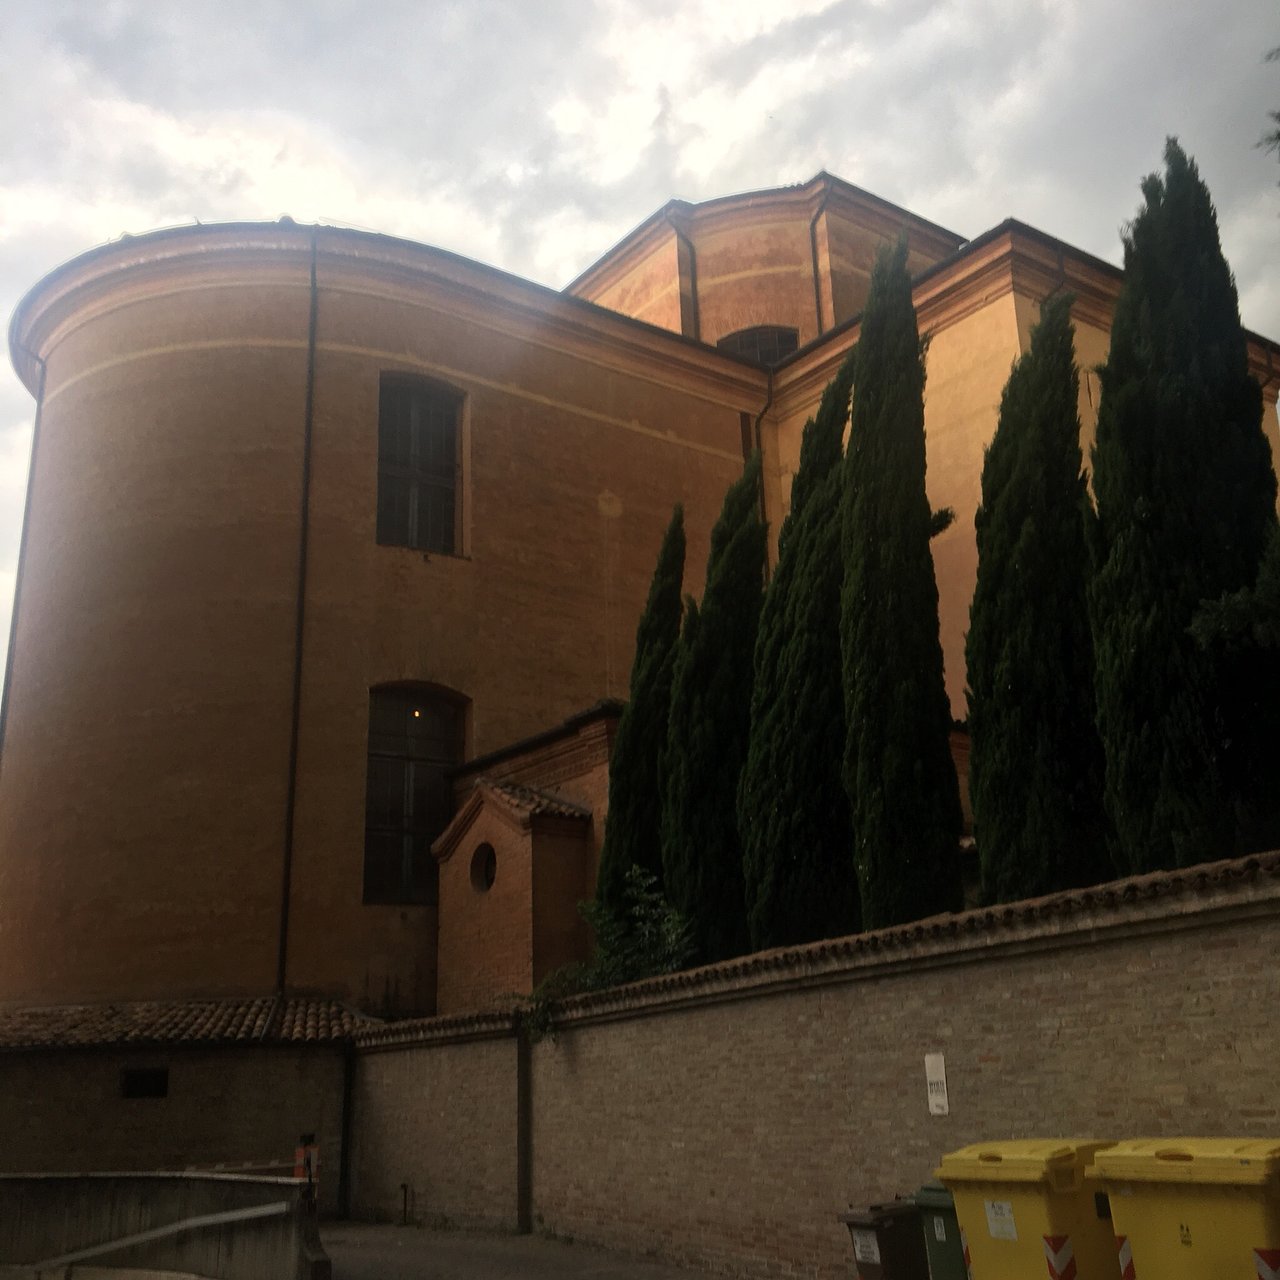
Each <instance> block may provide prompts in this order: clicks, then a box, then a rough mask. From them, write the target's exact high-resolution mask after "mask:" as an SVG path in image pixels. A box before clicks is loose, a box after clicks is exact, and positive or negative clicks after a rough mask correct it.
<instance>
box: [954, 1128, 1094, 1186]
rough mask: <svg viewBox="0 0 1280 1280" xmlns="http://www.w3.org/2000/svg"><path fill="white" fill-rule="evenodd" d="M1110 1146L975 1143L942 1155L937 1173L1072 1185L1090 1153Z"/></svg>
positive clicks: (1084, 1141) (1063, 1141) (1045, 1141)
mask: <svg viewBox="0 0 1280 1280" xmlns="http://www.w3.org/2000/svg"><path fill="white" fill-rule="evenodd" d="M1109 1146H1111V1143H1110V1142H1104V1141H1101V1140H1099V1139H1097V1138H1034V1139H1030V1140H1025V1139H1024V1140H1022V1141H1014V1142H975V1143H974V1144H973V1146H970V1147H962V1148H961V1149H960V1150H959V1151H953V1152H951V1153H950V1154H949V1155H945V1156H943V1157H942V1165H941V1167H940V1168H939V1169H938V1171H937V1176H938V1177H939V1178H940V1179H941V1180H942V1181H943V1182H944V1183H945V1184H946V1185H947V1186H951V1185H952V1184H953V1183H957V1182H1049V1181H1051V1182H1053V1183H1054V1185H1055V1187H1057V1188H1059V1189H1063V1187H1064V1186H1065V1185H1067V1184H1070V1185H1071V1186H1076V1185H1078V1184H1079V1180H1080V1178H1081V1177H1082V1176H1083V1174H1084V1170H1085V1169H1086V1168H1087V1167H1088V1166H1089V1165H1090V1164H1091V1163H1092V1161H1093V1158H1094V1152H1096V1151H1099V1150H1101V1149H1102V1148H1103V1147H1109Z"/></svg>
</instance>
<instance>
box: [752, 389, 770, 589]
mask: <svg viewBox="0 0 1280 1280" xmlns="http://www.w3.org/2000/svg"><path fill="white" fill-rule="evenodd" d="M772 404H773V369H772V368H770V369H769V392H768V395H767V396H766V397H765V401H764V405H763V406H762V407H761V409H760V412H759V413H758V414H757V415H756V426H755V438H756V439H755V445H756V452H757V453H758V454H759V455H760V520H761V522H762V523H763V524H764V525H765V526H766V527H767V526H768V524H769V513H768V511H767V510H766V509H765V501H764V447H763V444H762V443H761V440H762V437H761V432H760V424H761V423H762V422H763V421H764V415H765V414H766V413H768V412H769V409H770V406H771V405H772ZM766 550H767V547H766ZM770 577H771V573H770V569H769V557H768V555H766V556H765V558H764V581H765V585H766V586H767V585H768V583H769V578H770Z"/></svg>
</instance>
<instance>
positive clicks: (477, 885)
mask: <svg viewBox="0 0 1280 1280" xmlns="http://www.w3.org/2000/svg"><path fill="white" fill-rule="evenodd" d="M497 875H498V855H497V854H496V853H494V851H493V845H491V844H490V843H489V842H488V841H487V840H486V841H485V842H484V844H482V845H480V846H479V847H478V848H477V849H476V851H475V853H473V854H472V855H471V887H472V888H473V889H474V890H475V891H476V892H477V893H488V892H489V890H490V889H492V888H493V882H494V880H495V879H496V877H497Z"/></svg>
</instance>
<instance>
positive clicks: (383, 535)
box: [378, 376, 462, 555]
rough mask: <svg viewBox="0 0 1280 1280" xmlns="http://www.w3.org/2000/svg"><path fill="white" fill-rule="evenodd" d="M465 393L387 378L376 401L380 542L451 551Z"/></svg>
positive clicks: (454, 542) (407, 380) (426, 549)
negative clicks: (461, 416) (459, 423)
mask: <svg viewBox="0 0 1280 1280" xmlns="http://www.w3.org/2000/svg"><path fill="white" fill-rule="evenodd" d="M461 412H462V397H461V396H459V395H458V394H457V393H456V392H453V391H449V390H447V389H446V388H444V387H438V386H435V385H433V384H432V383H428V382H415V381H412V380H409V379H404V378H400V377H394V378H393V377H390V376H388V377H386V378H384V379H383V382H382V388H381V392H380V395H379V401H378V541H379V542H381V543H383V544H384V545H391V546H402V547H414V548H416V549H418V550H421V551H438V552H442V553H444V554H448V555H451V554H453V551H454V549H455V544H456V539H455V536H454V527H455V521H456V517H457V499H456V488H457V482H458V475H457V471H458V420H459V417H460V415H461Z"/></svg>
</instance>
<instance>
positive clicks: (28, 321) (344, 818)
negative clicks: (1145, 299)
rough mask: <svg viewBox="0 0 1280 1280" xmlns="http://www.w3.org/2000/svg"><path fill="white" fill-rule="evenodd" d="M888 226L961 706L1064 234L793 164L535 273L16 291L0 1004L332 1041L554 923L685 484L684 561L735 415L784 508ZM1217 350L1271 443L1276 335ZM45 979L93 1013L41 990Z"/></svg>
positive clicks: (384, 267)
mask: <svg viewBox="0 0 1280 1280" xmlns="http://www.w3.org/2000/svg"><path fill="white" fill-rule="evenodd" d="M900 235H905V236H906V239H907V243H908V245H909V252H910V258H909V262H910V266H911V270H912V272H913V275H914V290H915V305H916V309H917V312H918V315H919V323H920V328H921V331H922V333H927V334H928V335H929V336H930V341H929V347H928V385H927V391H926V396H927V400H926V434H927V448H928V476H927V484H928V490H929V499H930V502H931V504H932V505H933V506H934V507H935V508H937V507H943V506H950V507H952V508H954V510H955V512H956V516H957V518H956V520H955V522H954V524H953V525H952V526H951V528H950V529H948V530H947V531H946V532H945V533H943V534H942V535H941V536H939V537H938V538H936V539H935V541H934V543H933V553H934V558H935V566H936V573H937V581H938V588H939V596H940V611H941V613H940V618H941V635H942V643H943V649H944V654H945V660H946V678H947V688H948V691H949V693H950V696H951V700H952V706H953V709H954V712H955V714H956V715H957V717H962V716H963V715H964V689H965V672H964V633H965V629H966V626H967V619H968V608H969V600H970V596H971V593H972V589H973V584H974V576H975V568H976V556H975V543H974V528H973V514H974V511H975V508H976V506H977V504H978V498H979V480H980V475H981V469H982V461H983V449H984V446H985V445H986V444H987V442H988V441H989V440H990V439H991V436H992V433H993V432H994V429H995V425H996V418H997V411H998V407H999V401H1000V394H1001V389H1002V387H1003V385H1004V382H1005V380H1006V378H1007V377H1008V374H1009V369H1010V365H1011V363H1012V362H1013V360H1014V359H1015V358H1016V357H1017V356H1018V355H1019V354H1020V353H1021V352H1023V351H1024V350H1025V349H1026V347H1027V344H1028V339H1029V334H1030V330H1031V328H1032V326H1033V325H1034V324H1035V322H1036V319H1037V316H1038V313H1039V307H1040V304H1041V302H1042V301H1043V300H1044V299H1045V298H1046V297H1047V296H1048V295H1050V294H1052V293H1054V292H1056V291H1058V290H1062V289H1066V290H1069V291H1070V292H1071V293H1072V294H1073V295H1074V298H1075V302H1074V306H1073V318H1074V321H1075V326H1076V344H1077V359H1078V361H1079V364H1080V367H1081V370H1082V376H1081V382H1080V416H1081V420H1082V422H1083V424H1084V433H1085V437H1086V438H1085V439H1084V441H1083V444H1084V446H1085V448H1086V451H1087V448H1088V445H1089V438H1088V437H1089V436H1090V434H1091V432H1092V428H1093V423H1094V420H1095V415H1096V405H1097V400H1098V379H1097V374H1096V372H1095V368H1096V366H1097V365H1098V364H1099V363H1100V362H1101V361H1102V360H1104V358H1105V356H1106V352H1107V344H1108V331H1109V324H1110V316H1111V311H1112V307H1113V304H1114V301H1115V298H1116V295H1117V291H1118V289H1119V286H1120V281H1121V275H1120V272H1119V271H1118V270H1117V269H1116V268H1115V267H1113V266H1111V265H1109V264H1107V263H1105V262H1102V261H1100V260H1098V259H1096V258H1094V257H1092V256H1090V255H1089V254H1086V253H1083V252H1081V251H1079V250H1077V249H1074V248H1072V247H1071V246H1070V245H1068V244H1065V243H1063V242H1061V241H1060V240H1057V239H1055V238H1054V237H1053V236H1051V235H1048V234H1045V233H1044V232H1042V231H1038V230H1036V229H1034V228H1032V227H1029V226H1026V225H1024V224H1022V223H1019V222H1016V221H1012V220H1011V221H1007V222H1003V223H1001V224H1000V225H999V226H996V227H993V228H991V229H990V230H988V231H985V232H983V233H982V234H981V235H978V236H976V237H974V238H972V239H967V238H965V237H964V236H962V235H959V234H956V233H954V232H951V231H948V230H946V229H945V228H942V227H939V226H936V225H934V224H933V223H931V222H928V221H926V220H925V219H924V218H922V217H919V216H917V215H915V214H913V213H909V212H907V211H906V210H904V209H901V208H898V207H896V206H894V205H892V204H890V203H888V202H887V201H884V200H881V199H879V198H877V197H875V196H873V195H871V194H869V193H867V192H865V191H862V190H860V189H859V188H857V187H855V186H852V185H850V184H849V183H847V182H844V181H842V180H840V179H838V178H835V177H832V176H830V175H828V174H826V173H821V174H818V175H817V176H816V177H814V178H813V179H811V180H810V181H808V182H805V183H803V184H800V185H798V186H792V187H786V188H780V189H777V190H769V191H757V192H752V193H749V194H745V195H736V196H728V197H725V198H723V199H717V200H711V201H707V202H705V203H702V204H689V203H686V202H684V201H679V200H675V201H672V202H671V203H669V204H668V205H666V206H665V207H663V208H662V209H660V210H658V211H657V212H656V213H654V214H653V215H652V216H651V217H649V218H648V219H646V220H645V221H644V222H642V223H641V224H640V225H639V226H638V227H637V228H636V229H635V230H634V231H632V232H631V233H630V234H629V235H628V236H626V237H625V238H624V239H623V240H622V241H621V242H620V243H619V244H617V245H615V246H614V247H613V248H612V249H610V250H609V251H608V252H607V253H605V254H604V256H603V257H601V258H600V259H599V260H598V261H596V262H595V263H594V264H592V265H591V266H589V267H588V268H587V269H586V270H585V271H584V272H583V273H582V274H581V275H580V276H579V277H578V278H577V279H576V280H574V281H573V282H572V283H571V284H569V285H568V286H567V287H566V288H564V289H563V290H560V291H556V290H553V289H548V288H544V287H542V286H540V285H536V284H533V283H531V282H529V281H527V280H523V279H520V278H517V277H515V276H512V275H508V274H506V273H504V272H501V271H497V270H495V269H493V268H491V267H488V266H484V265H481V264H480V263H477V262H473V261H470V260H468V259H466V258H462V257H459V256H458V255H456V254H452V253H449V252H446V251H444V250H441V249H437V248H432V247H430V246H427V245H422V244H416V243H411V242H408V241H405V240H398V239H394V238H391V237H387V236H380V235H374V234H369V233H365V232H360V231H353V230H346V229H337V228H332V227H325V226H314V227H312V226H301V225H296V224H294V223H293V222H291V221H290V220H288V219H285V220H282V221H281V222H278V223H237V224H227V225H215V226H200V225H198V226H191V227H183V228H179V229H175V230H167V231H160V232H155V233H153V234H149V235H142V236H136V237H124V238H122V239H120V240H118V241H115V242H112V243H110V244H107V245H104V246H102V247H100V248H97V249H94V250H91V251H89V252H88V253H85V254H84V255H82V256H81V257H79V258H76V259H75V260H73V261H72V262H70V263H68V264H66V265H65V266H63V267H61V268H59V269H58V270H56V271H54V272H53V273H51V274H50V275H49V276H47V277H46V278H45V279H43V280H41V281H40V282H39V283H37V284H36V285H35V286H34V287H33V289H32V290H31V292H30V293H28V295H27V296H26V298H25V299H24V300H23V302H22V304H21V305H20V307H19V309H18V311H17V313H16V314H15V316H14V319H13V323H12V327H11V330H10V350H11V354H12V359H13V361H14V364H15V366H16V368H17V370H18V372H19V374H20V376H21V377H22V379H23V381H24V383H25V384H26V386H27V387H28V388H29V390H30V392H31V395H32V396H33V398H34V400H35V402H36V406H37V418H36V430H35V439H34V444H33V460H32V470H31V479H30V491H29V496H28V506H27V516H26V523H25V527H24V532H23V539H22V550H21V558H20V565H19V573H18V594H17V600H16V603H15V612H14V623H13V633H12V636H11V639H10V648H9V661H8V669H7V672H6V677H5V679H6V684H5V690H4V694H5V696H4V705H3V712H2V713H0V714H2V719H0V735H2V737H0V753H2V754H0V1008H7V1009H9V1010H11V1011H12V1010H21V1011H25V1012H23V1019H25V1021H23V1020H21V1019H20V1020H19V1021H17V1022H13V1023H12V1025H13V1026H22V1027H27V1028H28V1031H26V1032H21V1031H19V1032H13V1033H12V1034H14V1035H18V1036H19V1039H20V1038H21V1036H22V1035H24V1034H25V1035H29V1036H35V1037H36V1039H37V1040H39V1038H40V1037H44V1041H45V1042H47V1043H49V1044H55V1045H56V1044H58V1043H60V1041H59V1040H58V1037H59V1036H60V1035H61V1036H64V1037H65V1036H68V1035H71V1034H72V1031H70V1030H68V1028H70V1027H72V1026H75V1027H78V1028H80V1030H79V1031H76V1032H75V1034H78V1035H87V1036H90V1037H91V1038H92V1036H93V1035H95V1034H96V1035H99V1037H100V1039H101V1042H102V1043H115V1041H112V1040H111V1037H112V1036H115V1037H116V1038H117V1039H119V1038H120V1037H121V1036H126V1037H127V1035H135V1034H136V1035H138V1036H141V1037H142V1038H143V1040H146V1037H147V1035H152V1037H153V1040H152V1041H147V1043H152V1042H153V1041H154V1037H155V1036H156V1035H159V1034H160V1033H159V1032H158V1031H157V1030H156V1028H158V1027H169V1028H170V1029H173V1028H178V1030H175V1031H173V1034H174V1035H176V1036H179V1038H180V1037H181V1035H188V1036H194V1035H197V1033H199V1034H204V1033H205V1031H204V1030H201V1028H204V1029H205V1030H207V1027H208V1026H209V1025H213V1024H212V1023H208V1021H207V1019H206V1021H204V1022H202V1021H201V1020H200V1017H203V1016H204V1015H200V1017H197V1016H196V1014H194V1013H192V1012H191V1011H192V1010H195V1009H202V1010H212V1011H213V1012H210V1013H209V1014H208V1018H212V1019H214V1021H215V1022H216V1020H217V1019H218V1018H222V1019H223V1022H222V1023H219V1024H218V1025H220V1026H223V1025H225V1026H228V1027H229V1026H234V1028H235V1036H237V1037H239V1038H240V1039H241V1040H245V1041H252V1040H253V1038H254V1036H256V1035H258V1034H259V1033H260V1034H261V1036H262V1037H263V1039H264V1042H267V1041H273V1040H275V1039H279V1038H280V1037H281V1036H283V1035H284V1028H285V1026H286V1023H285V1021H284V1020H285V1019H286V1017H287V1018H288V1019H289V1021H288V1023H287V1026H288V1028H289V1034H288V1036H287V1037H285V1038H286V1039H288V1041H289V1042H290V1043H294V1042H299V1041H306V1040H308V1039H309V1038H310V1039H316V1040H324V1041H331V1040H333V1039H335V1038H340V1037H341V1036H342V1035H344V1034H346V1033H347V1032H348V1031H349V1030H350V1026H351V1025H352V1021H353V1020H355V1021H362V1020H366V1019H368V1018H370V1017H380V1018H381V1017H389V1016H396V1017H399V1016H406V1015H422V1014H433V1013H441V1014H450V1013H459V1012H465V1011H467V1010H472V1009H478V1008H482V1007H485V1006H486V1005H489V1004H492V1003H493V1002H495V1001H497V1000H500V999H502V998H505V997H508V996H510V995H512V994H518V993H520V992H527V991H529V990H530V989H531V988H532V986H533V985H534V984H535V983H536V982H537V981H538V980H539V979H540V978H541V977H542V976H543V975H544V974H545V973H547V972H549V971H550V970H551V969H553V968H555V967H557V966H558V965H560V964H562V963H564V962H565V961H566V960H569V959H572V958H574V957H575V956H577V955H580V954H581V953H582V950H583V948H584V947H585V945H586V939H585V937H584V935H583V931H582V925H581V922H580V920H579V917H578V915H577V912H576V903H577V902H578V901H579V900H581V899H583V898H586V897H589V896H590V894H591V892H592V888H593V884H594V876H595V869H596V860H597V856H598V850H599V846H600V840H601V835H602V832H603V827H604V823H605V820H606V812H605V810H606V805H607V790H608V788H607V776H608V761H609V751H610V744H611V742H612V735H613V731H614V727H615V725H616V721H617V715H618V711H619V702H618V700H619V699H621V698H625V696H626V692H627V685H628V675H629V669H630V663H631V657H632V645H633V638H634V632H635V626H636V621H637V618H638V616H639V613H640V610H641V607H642V605H643V603H644V599H645V595H646V592H647V589H648V584H649V578H650V575H651V573H652V570H653V565H654V561H655V557H656V554H657V550H658V546H659V543H660V541H661V537H662V534H663V531H664V529H665V526H666V524H667V522H668V520H669V518H670V515H671V511H672V508H673V506H674V505H675V504H676V503H683V505H684V509H685V513H686V523H687V529H688V534H689V555H688V562H687V563H688V567H687V571H686V583H685V585H686V589H687V590H688V591H690V592H692V593H693V594H695V595H697V594H700V592H701V587H702V581H701V579H702V573H703V566H704V565H705V562H706V555H707V548H708V538H709V532H710V529H711V525H712V523H713V522H714V520H715V518H716V516H717V514H718V512H719V508H720V504H721V500H722V498H723V495H724V492H725V490H726V488H727V487H728V486H729V484H730V483H731V482H732V481H733V480H734V479H735V478H736V477H737V476H738V475H739V474H740V473H741V470H742V467H743V464H744V460H745V459H746V458H747V457H748V456H749V455H750V454H751V452H752V451H753V450H757V449H758V450H760V452H761V454H762V457H763V464H764V505H765V514H766V517H767V520H768V523H769V527H770V531H771V534H772V535H773V537H774V538H775V539H776V534H777V530H778V528H779V525H780V524H781V521H782V519H783V516H784V515H785V513H786V510H787V504H788V494H789V490H790V483H791V477H792V474H793V472H794V470H795V467H796V465H797V461H798V456H799V447H800V437H801V432H802V429H803V426H804V423H805V420H806V419H807V418H808V417H809V416H810V415H811V414H812V413H813V412H814V410H815V409H816V406H817V404H818V401H819V397H820V395H821V393H822V390H823V387H824V386H825V385H826V383H827V382H828V381H829V379H830V378H831V377H832V376H833V374H834V373H835V371H836V369H837V367H838V366H839V364H840V362H841V361H842V360H843V359H844V357H845V356H846V354H847V353H848V351H849V350H850V348H851V347H852V346H853V345H854V344H855V343H856V342H857V340H858V324H859V314H860V311H861V309H862V307H863V305H864V302H865V299H866V295H867V288H868V283H869V277H870V271H871V267H872V263H873V260H874V258H875V255H876V253H877V251H878V250H879V249H880V248H881V246H883V245H885V244H888V243H892V242H893V241H895V240H896V239H897V238H898V237H899V236H900ZM1250 361H1251V365H1252V368H1253V372H1254V374H1255V376H1257V378H1258V380H1259V381H1260V383H1261V384H1262V385H1263V387H1264V394H1265V399H1266V409H1265V413H1266V419H1265V427H1266V431H1267V433H1268V436H1269V439H1270V441H1271V444H1272V448H1273V450H1274V451H1276V452H1277V453H1278V454H1280V440H1278V438H1277V419H1276V396H1277V389H1278V388H1280V346H1277V344H1276V343H1274V342H1271V341H1269V340H1266V339H1263V338H1260V337H1256V336H1255V337H1252V338H1251V340H1250ZM962 749H963V744H962V743H959V744H958V745H957V751H958V753H961V754H962ZM68 1006H74V1007H76V1008H77V1009H80V1010H82V1011H83V1010H95V1009H96V1010H100V1011H101V1010H104V1009H109V1010H114V1011H115V1012H114V1013H112V1014H111V1015H110V1016H108V1015H106V1014H103V1015H102V1016H98V1015H93V1016H90V1015H89V1014H87V1013H83V1012H82V1013H81V1014H79V1015H77V1017H76V1018H74V1019H70V1020H68V1018H65V1017H62V1015H55V1014H54V1013H48V1014H47V1016H46V1015H45V1014H42V1013H39V1012H38V1011H41V1010H44V1011H50V1010H55V1011H56V1010H59V1009H66V1008H67V1007H68ZM121 1010H124V1011H125V1013H121V1012H120V1011H121ZM32 1011H37V1012H34V1013H33V1012H32ZM129 1011H133V1012H129ZM219 1011H221V1012H219ZM236 1011H239V1012H236ZM15 1016H16V1015H15ZM60 1018H61V1019H62V1020H61V1021H60V1020H59V1019H60ZM121 1019H123V1021H122V1020H121ZM148 1019H150V1021H148ZM228 1019H229V1020H230V1021H228ZM237 1019H238V1020H237ZM273 1020H274V1021H273ZM94 1027H97V1028H99V1031H97V1032H95V1031H93V1030H92V1028H94ZM122 1027H123V1028H125V1030H124V1031H122V1030H121V1028H122ZM140 1027H141V1028H142V1030H139V1028H140ZM309 1027H310V1028H312V1031H311V1032H309V1031H308V1028H309ZM30 1028H37V1029H36V1030H30ZM60 1028H61V1030H60ZM86 1028H88V1030H86ZM147 1028H150V1031H148V1030H147ZM183 1028H185V1029H186V1030H182V1029H183ZM193 1028H194V1029H193ZM228 1034H230V1033H228ZM161 1038H163V1037H161ZM0 1039H3V1037H2V1036H0Z"/></svg>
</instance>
